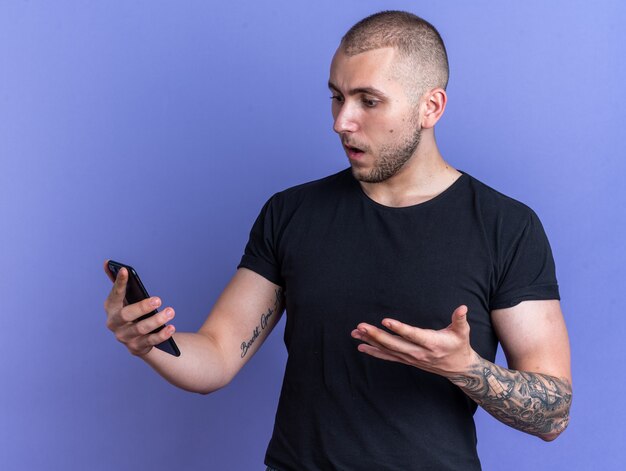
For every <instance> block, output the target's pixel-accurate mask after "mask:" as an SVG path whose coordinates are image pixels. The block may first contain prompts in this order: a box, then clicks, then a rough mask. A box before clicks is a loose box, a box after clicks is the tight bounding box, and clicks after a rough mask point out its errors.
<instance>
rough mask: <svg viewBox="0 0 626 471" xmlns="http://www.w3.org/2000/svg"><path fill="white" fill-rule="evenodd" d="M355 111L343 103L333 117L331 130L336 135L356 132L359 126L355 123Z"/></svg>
mask: <svg viewBox="0 0 626 471" xmlns="http://www.w3.org/2000/svg"><path fill="white" fill-rule="evenodd" d="M355 111H356V110H354V108H353V107H351V106H350V105H348V104H347V103H344V104H343V105H342V106H341V108H340V109H339V112H338V113H337V115H336V116H335V123H334V125H333V130H334V131H335V132H336V133H338V134H341V133H344V132H355V131H357V130H358V129H359V124H358V122H357V116H356V114H355Z"/></svg>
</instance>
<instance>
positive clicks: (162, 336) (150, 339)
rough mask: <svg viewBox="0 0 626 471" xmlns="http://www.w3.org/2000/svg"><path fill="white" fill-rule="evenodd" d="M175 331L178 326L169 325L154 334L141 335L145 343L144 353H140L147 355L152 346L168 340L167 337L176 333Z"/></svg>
mask: <svg viewBox="0 0 626 471" xmlns="http://www.w3.org/2000/svg"><path fill="white" fill-rule="evenodd" d="M174 332H176V328H175V327H174V326H173V325H168V326H165V327H164V328H163V329H161V330H160V331H158V332H156V333H154V334H150V335H146V336H144V337H141V342H142V343H143V345H144V347H143V350H144V353H140V355H145V354H146V353H148V352H149V351H150V350H152V347H154V346H155V345H159V344H160V343H163V342H165V341H167V339H169V338H170V337H171V336H172V335H174Z"/></svg>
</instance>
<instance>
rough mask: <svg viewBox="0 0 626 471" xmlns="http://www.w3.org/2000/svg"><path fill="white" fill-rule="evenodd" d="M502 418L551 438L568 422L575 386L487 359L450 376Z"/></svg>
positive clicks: (455, 382)
mask: <svg viewBox="0 0 626 471" xmlns="http://www.w3.org/2000/svg"><path fill="white" fill-rule="evenodd" d="M449 379H450V381H452V382H453V383H454V384H456V385H457V386H459V387H460V388H461V389H462V390H463V391H464V392H465V393H466V394H467V395H468V396H469V397H471V398H472V399H473V400H474V401H476V402H477V403H478V404H479V405H480V406H482V407H483V409H485V410H486V411H487V412H489V413H490V414H491V415H493V416H494V417H495V418H496V419H498V420H499V421H501V422H503V423H505V424H507V425H510V426H511V427H513V428H516V429H518V430H522V431H524V432H527V433H530V434H532V435H538V436H541V437H543V438H550V437H551V436H553V435H554V436H555V435H558V434H559V433H560V432H562V431H563V430H565V428H566V427H567V424H568V422H569V408H570V404H571V402H572V386H571V385H570V384H569V381H567V380H565V379H560V378H556V377H554V376H549V375H545V374H540V373H528V372H524V371H515V370H509V369H506V368H502V367H500V366H498V365H494V364H493V363H491V362H488V361H487V360H485V359H482V358H481V359H480V361H479V363H477V364H476V365H473V367H472V369H471V370H470V372H468V373H467V374H465V375H459V376H454V377H451V378H449Z"/></svg>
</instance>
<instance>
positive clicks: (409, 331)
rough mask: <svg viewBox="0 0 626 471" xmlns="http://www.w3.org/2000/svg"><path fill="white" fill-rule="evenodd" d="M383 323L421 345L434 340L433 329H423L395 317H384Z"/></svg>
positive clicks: (403, 336)
mask: <svg viewBox="0 0 626 471" xmlns="http://www.w3.org/2000/svg"><path fill="white" fill-rule="evenodd" d="M382 324H383V325H384V326H385V327H387V328H388V329H389V330H391V331H392V332H394V333H396V334H398V335H399V336H401V337H402V338H403V339H405V340H407V341H409V342H411V343H412V344H415V345H419V346H421V347H424V346H426V345H429V344H430V343H431V342H432V337H433V333H434V332H435V331H434V330H432V329H421V328H419V327H415V326H412V325H409V324H405V323H404V322H400V321H397V320H395V319H383V322H382Z"/></svg>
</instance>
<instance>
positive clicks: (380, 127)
mask: <svg viewBox="0 0 626 471" xmlns="http://www.w3.org/2000/svg"><path fill="white" fill-rule="evenodd" d="M397 60H398V59H397V52H396V50H395V49H394V48H381V49H374V50H371V51H367V52H363V53H361V54H356V55H354V56H347V55H346V54H344V52H343V51H342V50H341V48H340V49H339V50H338V51H337V52H336V53H335V56H334V57H333V61H332V64H331V67H330V80H329V82H328V86H329V88H330V90H331V92H332V94H333V97H332V112H333V119H334V120H335V123H334V126H333V129H334V130H335V132H337V133H338V134H339V136H340V138H341V142H342V144H343V147H344V149H345V151H346V155H347V156H348V159H349V160H350V165H351V166H352V173H353V174H354V177H355V178H356V179H357V180H360V181H363V182H368V183H379V182H382V181H385V180H387V179H388V178H391V177H392V176H394V175H396V174H397V173H398V172H400V171H401V170H402V168H403V166H404V164H405V163H406V162H407V161H408V160H409V159H410V158H411V157H412V156H413V154H414V153H415V151H416V149H417V146H418V144H419V142H420V129H421V128H420V125H419V114H418V109H417V104H416V103H415V100H414V99H410V98H409V97H408V96H407V94H406V88H407V87H406V85H404V84H403V83H402V82H401V81H400V79H399V77H398V72H397V71H398V67H397V62H396V61H397Z"/></svg>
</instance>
